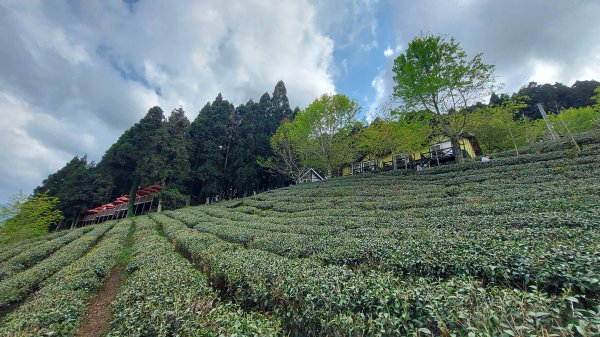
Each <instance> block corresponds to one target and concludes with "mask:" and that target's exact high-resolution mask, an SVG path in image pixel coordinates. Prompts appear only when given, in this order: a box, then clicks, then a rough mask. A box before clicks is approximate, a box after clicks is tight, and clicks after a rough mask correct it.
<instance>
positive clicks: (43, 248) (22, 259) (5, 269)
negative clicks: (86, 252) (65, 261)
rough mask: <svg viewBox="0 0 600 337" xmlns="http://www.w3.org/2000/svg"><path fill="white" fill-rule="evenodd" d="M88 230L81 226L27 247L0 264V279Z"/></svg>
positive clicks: (34, 261) (30, 264)
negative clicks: (52, 238)
mask: <svg viewBox="0 0 600 337" xmlns="http://www.w3.org/2000/svg"><path fill="white" fill-rule="evenodd" d="M90 230H91V228H90V227H83V228H79V229H77V230H74V231H71V232H69V233H68V234H66V235H63V236H60V237H58V238H56V239H54V240H50V241H46V242H43V241H42V242H36V243H35V244H34V245H32V246H31V247H28V249H27V250H25V251H23V252H21V253H20V254H18V255H15V256H13V257H12V258H10V259H9V260H8V261H6V262H3V263H2V264H0V281H1V280H2V279H4V278H6V277H8V276H10V275H12V274H15V273H17V272H19V271H21V270H24V269H27V268H29V267H31V266H33V265H35V264H36V263H38V262H40V261H42V260H43V259H45V258H46V257H48V256H50V254H52V253H54V252H55V251H57V250H58V249H59V248H61V247H63V246H64V245H66V244H68V243H69V242H71V241H73V240H75V239H77V238H78V237H80V236H82V235H83V234H85V233H87V232H89V231H90Z"/></svg>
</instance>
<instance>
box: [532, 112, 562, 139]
mask: <svg viewBox="0 0 600 337" xmlns="http://www.w3.org/2000/svg"><path fill="white" fill-rule="evenodd" d="M537 108H538V110H540V113H541V114H542V117H543V118H544V122H546V127H548V131H550V138H552V140H558V139H560V137H558V135H557V134H556V132H555V131H554V127H553V126H552V123H550V120H549V119H548V115H547V114H546V111H544V107H543V106H542V103H538V104H537Z"/></svg>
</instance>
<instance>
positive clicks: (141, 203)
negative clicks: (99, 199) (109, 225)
mask: <svg viewBox="0 0 600 337" xmlns="http://www.w3.org/2000/svg"><path fill="white" fill-rule="evenodd" d="M161 190H162V186H161V185H159V184H156V185H152V186H148V187H145V188H140V189H139V190H137V191H136V193H135V200H134V201H133V215H141V214H147V213H149V212H150V211H151V210H152V207H153V205H154V200H155V199H158V198H157V195H158V193H159V192H160V191H161ZM128 204H129V196H128V195H123V196H121V197H119V198H117V199H115V200H114V201H113V202H111V203H108V204H104V205H101V206H98V207H96V208H92V209H88V210H85V211H83V212H82V216H80V219H81V225H83V226H86V225H90V224H95V223H101V222H104V221H108V220H114V219H121V218H124V217H126V216H127V213H128ZM77 225H78V226H79V224H77Z"/></svg>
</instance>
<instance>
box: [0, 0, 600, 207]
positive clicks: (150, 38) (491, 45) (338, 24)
mask: <svg viewBox="0 0 600 337" xmlns="http://www.w3.org/2000/svg"><path fill="white" fill-rule="evenodd" d="M597 13H600V2H599V1H595V0H572V1H547V0H504V1H492V0H421V1H412V0H396V1H392V0H327V1H325V0H272V1H269V0H245V1H236V0H179V1H171V2H167V1H158V0H144V1H123V0H103V1H97V0H81V1H79V0H77V1H75V0H53V1H22V0H0V29H1V31H2V32H3V34H0V45H2V48H1V49H0V116H1V117H2V119H3V121H4V123H3V124H2V125H0V145H1V146H0V203H1V202H2V201H4V200H7V197H8V196H9V195H11V194H14V193H17V192H18V191H19V190H22V191H23V192H24V193H30V192H31V191H32V190H33V188H34V187H35V186H37V185H39V184H40V183H41V181H42V180H43V179H44V178H45V177H47V175H48V174H50V173H52V172H55V171H56V170H57V169H59V168H61V167H62V166H64V164H65V163H66V162H68V161H69V160H70V159H71V158H72V157H73V156H75V155H80V156H81V155H85V154H87V155H88V158H89V159H90V160H93V161H98V160H100V158H101V156H102V154H103V153H104V151H106V149H107V148H108V147H109V146H110V145H111V144H112V143H114V142H115V141H116V139H117V138H118V137H119V135H120V134H121V133H122V132H123V131H124V130H126V129H127V128H129V127H130V126H131V125H132V124H133V123H134V122H136V121H137V120H139V119H140V118H141V117H142V116H143V115H144V114H145V112H146V111H147V110H148V109H149V108H150V107H152V106H154V105H160V106H161V107H162V108H163V110H165V111H167V112H168V111H170V110H172V109H174V108H176V107H178V106H180V105H181V106H183V108H184V109H185V111H186V113H187V115H188V117H189V118H190V119H194V118H195V117H196V115H197V113H198V111H199V110H200V108H201V107H202V106H203V105H204V104H205V103H206V102H207V101H211V100H213V99H214V98H215V97H216V96H217V94H218V93H222V94H223V96H224V97H225V98H226V99H228V100H230V101H231V102H233V103H234V104H236V105H237V104H240V103H244V102H246V101H248V100H249V99H254V100H258V99H259V98H260V96H261V95H262V94H263V93H264V92H266V91H269V92H272V90H273V87H274V86H275V84H276V83H277V81H279V80H283V81H284V82H285V84H286V87H287V89H288V97H289V98H290V102H291V104H292V105H293V106H299V107H301V108H303V107H305V106H306V105H307V104H308V103H310V102H311V101H312V100H313V99H315V98H316V97H318V96H319V95H321V94H323V93H332V92H337V93H343V94H346V95H348V96H350V97H352V98H354V99H355V100H357V102H358V103H359V104H360V106H361V118H364V117H366V116H371V117H372V116H373V115H374V114H375V113H376V112H377V111H378V109H377V107H378V106H380V105H382V103H384V102H385V101H386V100H387V99H388V98H389V96H390V94H391V91H392V88H393V81H392V71H391V68H392V64H393V60H394V58H395V57H397V56H398V53H401V52H402V51H403V50H404V48H406V45H407V43H408V42H409V41H410V40H411V39H412V38H413V37H414V36H415V35H418V34H420V33H422V32H429V33H433V34H448V35H450V36H454V37H455V38H456V39H457V40H458V41H459V42H460V43H461V45H462V46H463V47H464V49H465V51H466V52H467V53H468V54H469V55H473V54H475V53H483V55H484V61H485V62H487V63H491V64H495V65H496V75H497V77H498V82H501V83H504V89H503V90H502V91H503V92H508V93H512V92H514V91H516V90H518V88H519V87H520V86H522V85H524V84H526V83H527V82H528V81H537V82H540V83H547V82H550V83H554V82H561V83H564V84H566V85H571V84H572V83H573V81H575V80H577V79H580V80H586V79H596V80H598V79H600V76H599V73H600V44H599V43H598V42H599V41H598V36H600V24H599V23H598V20H597ZM386 50H387V52H386Z"/></svg>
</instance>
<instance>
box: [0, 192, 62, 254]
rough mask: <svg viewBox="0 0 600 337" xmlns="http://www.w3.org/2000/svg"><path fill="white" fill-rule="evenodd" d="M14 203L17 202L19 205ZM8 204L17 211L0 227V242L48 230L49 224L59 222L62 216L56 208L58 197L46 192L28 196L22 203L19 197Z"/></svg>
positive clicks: (31, 235) (33, 235)
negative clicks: (11, 203)
mask: <svg viewBox="0 0 600 337" xmlns="http://www.w3.org/2000/svg"><path fill="white" fill-rule="evenodd" d="M16 203H19V205H20V207H18V205H17V204H16ZM16 203H13V205H12V206H10V207H11V208H12V209H13V210H14V209H16V208H17V207H18V212H17V214H16V215H15V216H13V217H12V218H9V219H7V220H5V223H4V226H3V227H2V228H0V240H1V241H2V242H10V241H19V240H23V239H27V238H31V237H35V236H40V235H42V234H45V233H47V232H48V230H49V229H50V227H51V226H55V225H57V224H58V223H60V222H61V221H62V220H63V219H64V217H63V215H62V213H61V211H60V210H58V209H56V207H57V205H58V198H56V197H50V196H48V195H47V194H43V193H42V194H38V195H35V196H33V197H30V198H28V199H27V201H25V202H24V203H22V204H20V203H21V199H20V198H19V200H17V201H16Z"/></svg>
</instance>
